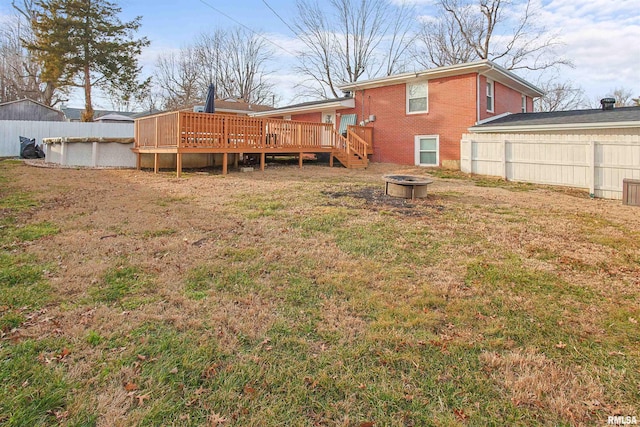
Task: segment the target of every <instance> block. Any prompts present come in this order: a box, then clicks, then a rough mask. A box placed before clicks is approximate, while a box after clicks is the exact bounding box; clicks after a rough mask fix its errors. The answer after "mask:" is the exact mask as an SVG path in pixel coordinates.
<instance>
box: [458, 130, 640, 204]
mask: <svg viewBox="0 0 640 427" xmlns="http://www.w3.org/2000/svg"><path fill="white" fill-rule="evenodd" d="M460 169H461V170H462V171H463V172H467V173H475V174H480V175H492V176H500V177H502V178H505V179H507V180H511V181H522V182H531V183H536V184H550V185H564V186H570V187H578V188H585V189H588V190H589V193H590V194H593V195H594V196H595V197H602V198H606V199H621V198H622V181H623V179H625V178H632V179H640V135H563V134H484V133H483V134H465V135H463V136H462V140H461V142H460Z"/></svg>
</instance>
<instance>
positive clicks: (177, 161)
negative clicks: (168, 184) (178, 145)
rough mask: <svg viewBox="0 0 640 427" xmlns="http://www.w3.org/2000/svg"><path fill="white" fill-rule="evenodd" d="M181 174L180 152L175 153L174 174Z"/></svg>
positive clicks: (178, 175)
mask: <svg viewBox="0 0 640 427" xmlns="http://www.w3.org/2000/svg"><path fill="white" fill-rule="evenodd" d="M181 175H182V153H178V154H176V176H177V177H178V178H180V176H181Z"/></svg>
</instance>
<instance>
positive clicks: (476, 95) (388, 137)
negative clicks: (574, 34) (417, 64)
mask: <svg viewBox="0 0 640 427" xmlns="http://www.w3.org/2000/svg"><path fill="white" fill-rule="evenodd" d="M340 89H341V90H343V91H344V92H345V93H349V94H350V98H339V99H335V100H329V101H321V102H316V103H305V104H298V105H295V106H289V107H285V108H279V109H276V110H272V111H268V112H265V113H258V114H253V115H254V116H268V117H283V118H291V120H300V121H316V122H317V121H323V122H328V121H331V122H333V123H336V124H337V125H339V126H340V127H339V128H340V130H342V129H343V128H345V126H342V123H341V122H342V120H345V119H346V120H348V121H349V123H351V122H355V123H357V124H360V125H366V126H368V127H372V128H373V129H374V131H373V152H374V154H373V156H372V158H371V160H372V161H377V162H388V163H397V164H404V165H420V166H444V167H449V168H455V169H458V168H459V167H460V138H461V136H462V134H463V133H465V132H466V131H467V129H468V128H469V127H470V126H473V125H474V124H475V123H477V122H480V121H482V120H484V119H487V118H490V117H494V116H498V115H501V114H504V113H507V112H511V113H521V112H529V111H532V110H533V99H534V98H537V97H540V96H542V95H543V92H542V91H541V90H540V89H538V88H536V87H535V86H533V85H532V84H530V83H528V82H527V81H525V80H523V79H522V78H520V77H518V76H517V75H515V74H514V73H512V72H511V71H508V70H506V69H504V68H502V67H500V66H498V65H497V64H494V63H493V62H491V61H479V62H472V63H466V64H459V65H454V66H448V67H439V68H433V69H429V70H423V71H417V72H411V73H403V74H398V75H394V76H388V77H381V78H377V79H372V80H365V81H359V82H355V83H351V84H347V85H343V86H341V87H340ZM354 119H355V120H354Z"/></svg>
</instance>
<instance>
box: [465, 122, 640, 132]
mask: <svg viewBox="0 0 640 427" xmlns="http://www.w3.org/2000/svg"><path fill="white" fill-rule="evenodd" d="M611 128H616V129H632V128H640V122H639V121H635V122H602V123H561V124H555V125H517V126H508V125H504V126H472V127H470V128H468V129H467V130H468V131H469V132H473V133H513V132H540V131H555V130H590V129H596V130H597V129H611Z"/></svg>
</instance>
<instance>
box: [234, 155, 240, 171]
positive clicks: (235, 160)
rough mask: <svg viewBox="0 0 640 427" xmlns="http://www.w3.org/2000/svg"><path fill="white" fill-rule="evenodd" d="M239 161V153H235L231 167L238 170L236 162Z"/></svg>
mask: <svg viewBox="0 0 640 427" xmlns="http://www.w3.org/2000/svg"><path fill="white" fill-rule="evenodd" d="M239 159H240V153H235V154H234V155H233V167H234V168H235V169H238V160H239Z"/></svg>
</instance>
